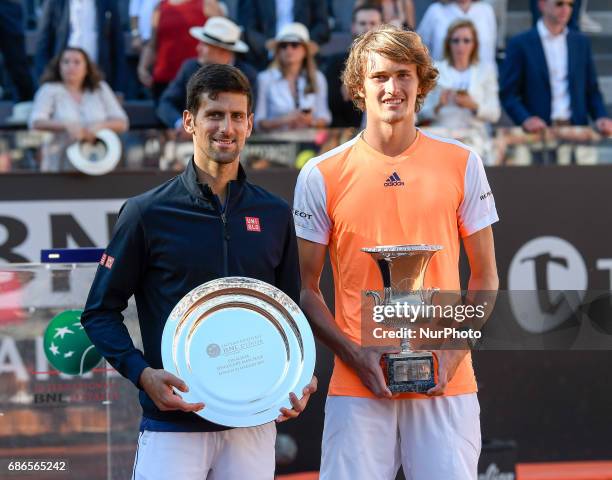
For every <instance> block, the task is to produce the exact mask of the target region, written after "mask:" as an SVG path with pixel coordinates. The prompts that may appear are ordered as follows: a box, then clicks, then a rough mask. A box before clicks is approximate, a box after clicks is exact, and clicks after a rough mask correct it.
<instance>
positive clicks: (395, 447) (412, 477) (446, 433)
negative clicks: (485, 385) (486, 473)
mask: <svg viewBox="0 0 612 480" xmlns="http://www.w3.org/2000/svg"><path fill="white" fill-rule="evenodd" d="M480 447H481V438H480V406H479V404H478V398H477V396H476V394H475V393H471V394H467V395H457V396H451V397H433V398H430V399H422V400H421V399H419V400H387V399H371V398H360V397H342V396H329V397H327V403H326V405H325V427H324V430H323V445H322V450H323V454H322V458H321V477H320V480H360V479H364V480H366V479H367V480H371V479H376V480H387V479H389V480H393V479H394V478H395V475H396V474H397V471H398V470H399V467H400V464H401V465H402V466H403V468H404V474H405V476H406V479H407V480H474V479H476V478H477V476H478V473H477V468H478V457H479V456H480Z"/></svg>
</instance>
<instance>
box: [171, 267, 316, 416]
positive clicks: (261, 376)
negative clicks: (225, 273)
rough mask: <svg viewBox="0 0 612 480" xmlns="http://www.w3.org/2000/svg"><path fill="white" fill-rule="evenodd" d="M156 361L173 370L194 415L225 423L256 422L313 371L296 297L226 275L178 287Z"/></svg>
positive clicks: (310, 340) (309, 339)
mask: <svg viewBox="0 0 612 480" xmlns="http://www.w3.org/2000/svg"><path fill="white" fill-rule="evenodd" d="M161 353H162V361H163V365H164V369H165V370H167V371H168V372H170V373H172V374H174V375H176V376H177V377H179V378H181V379H182V380H183V381H185V383H186V384H187V385H188V386H189V392H187V393H182V392H181V396H182V397H183V399H184V400H185V401H187V402H204V404H205V405H206V406H205V407H204V409H202V410H200V411H199V412H197V413H198V415H200V416H201V417H202V418H205V419H206V420H209V421H211V422H214V423H217V424H219V425H226V426H231V427H249V426H255V425H261V424H264V423H267V422H270V421H272V420H274V419H276V418H277V417H278V416H279V415H280V411H279V410H280V408H281V407H286V408H291V402H290V401H289V393H290V392H295V394H296V395H297V396H298V397H300V396H301V392H302V389H303V388H304V387H305V386H306V385H307V384H308V383H309V382H310V379H311V378H312V374H313V372H314V366H315V360H316V352H315V343H314V337H313V335H312V331H311V330H310V326H309V324H308V321H307V319H306V317H305V316H304V314H303V313H302V311H301V310H300V308H299V307H298V306H297V305H296V303H295V302H294V301H293V300H291V298H289V296H287V295H286V294H285V293H284V292H282V291H281V290H279V289H278V288H276V287H274V286H273V285H270V284H268V283H266V282H263V281H261V280H256V279H252V278H247V277H227V278H220V279H217V280H212V281H210V282H207V283H204V284H202V285H200V286H199V287H196V288H195V289H193V290H192V291H191V292H189V293H188V294H187V295H185V296H184V297H183V298H182V299H181V300H180V301H179V302H178V303H177V305H176V306H175V307H174V309H173V310H172V312H171V313H170V315H169V317H168V319H167V321H166V325H165V327H164V332H163V335H162V345H161Z"/></svg>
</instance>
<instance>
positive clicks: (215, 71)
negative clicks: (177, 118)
mask: <svg viewBox="0 0 612 480" xmlns="http://www.w3.org/2000/svg"><path fill="white" fill-rule="evenodd" d="M224 92H233V93H242V94H244V95H246V97H247V113H248V114H249V115H250V114H251V111H252V107H253V105H252V102H253V92H252V90H251V84H250V83H249V79H248V78H247V77H246V76H245V74H244V73H242V72H241V71H240V70H238V69H237V68H236V67H233V66H232V65H219V64H210V65H204V66H202V67H200V68H199V69H198V70H197V71H196V72H195V73H194V74H193V75H192V76H191V78H190V79H189V82H188V83H187V110H189V111H190V112H191V114H192V115H194V116H195V115H196V114H197V113H198V108H200V98H201V96H202V94H203V93H207V94H208V96H209V97H210V98H211V99H213V100H215V99H216V98H217V96H218V95H219V94H220V93H224Z"/></svg>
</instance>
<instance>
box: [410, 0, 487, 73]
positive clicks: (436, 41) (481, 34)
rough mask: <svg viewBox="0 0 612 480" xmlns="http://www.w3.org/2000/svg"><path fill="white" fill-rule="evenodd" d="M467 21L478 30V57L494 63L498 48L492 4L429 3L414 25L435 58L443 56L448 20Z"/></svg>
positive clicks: (464, 1) (460, 0) (469, 0)
mask: <svg viewBox="0 0 612 480" xmlns="http://www.w3.org/2000/svg"><path fill="white" fill-rule="evenodd" d="M460 19H466V20H470V21H471V22H472V23H473V24H474V26H475V27H476V31H477V32H478V40H479V42H478V43H479V50H478V56H479V58H480V61H481V62H482V63H495V50H496V47H497V21H496V20H495V12H494V10H493V7H491V5H489V4H488V3H486V2H484V1H482V0H480V1H473V0H453V1H450V2H448V3H446V4H444V3H442V2H434V3H432V4H431V5H430V6H429V7H428V8H427V10H426V11H425V15H424V16H423V19H422V20H421V23H420V24H419V27H418V28H417V33H418V34H419V35H420V36H421V38H422V39H423V42H424V43H425V45H427V48H429V52H430V54H431V57H432V58H433V59H434V60H436V61H439V60H442V59H443V58H444V39H445V37H446V32H447V31H448V27H449V26H450V24H451V23H453V22H454V21H456V20H460Z"/></svg>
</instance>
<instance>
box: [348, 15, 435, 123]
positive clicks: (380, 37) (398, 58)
mask: <svg viewBox="0 0 612 480" xmlns="http://www.w3.org/2000/svg"><path fill="white" fill-rule="evenodd" d="M374 53H378V54H380V55H382V56H383V57H385V58H388V59H389V60H392V61H394V62H398V63H404V64H415V65H416V67H417V76H418V78H419V93H418V94H417V99H416V104H415V112H418V111H419V110H420V109H421V107H422V106H423V102H424V101H425V97H426V96H427V94H428V93H429V92H431V91H432V90H433V88H434V87H435V86H436V81H437V79H438V70H437V69H436V68H435V67H434V65H433V61H432V59H431V57H430V56H429V51H428V50H427V47H426V46H425V45H424V44H423V42H422V40H421V37H419V36H418V35H417V34H416V33H415V32H410V31H407V30H402V29H400V28H398V27H395V26H393V25H389V24H384V25H380V26H379V27H377V28H375V29H373V30H371V31H369V32H366V33H364V34H363V35H360V36H359V37H357V38H356V39H355V40H354V41H353V44H352V45H351V50H350V53H349V57H348V60H347V61H346V67H345V69H344V72H343V73H342V82H343V83H344V86H345V87H346V89H347V90H348V92H349V95H350V96H351V98H352V99H353V103H354V104H355V106H356V107H357V108H358V109H359V110H365V101H364V99H363V97H361V96H360V95H359V92H360V91H361V90H362V89H363V83H364V80H365V76H366V73H367V68H368V63H369V60H370V58H371V55H372V54H374Z"/></svg>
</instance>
